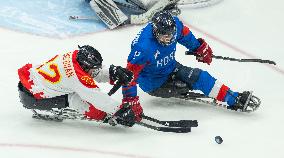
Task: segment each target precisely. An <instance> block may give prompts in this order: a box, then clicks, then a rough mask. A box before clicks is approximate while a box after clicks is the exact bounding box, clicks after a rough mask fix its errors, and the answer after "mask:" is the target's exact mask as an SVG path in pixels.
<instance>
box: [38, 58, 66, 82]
mask: <svg viewBox="0 0 284 158" xmlns="http://www.w3.org/2000/svg"><path fill="white" fill-rule="evenodd" d="M57 57H58V55H57V56H55V57H54V58H52V59H51V60H49V61H48V62H46V63H45V64H43V65H41V66H39V67H38V68H37V71H38V73H39V74H40V75H41V76H42V77H43V78H44V79H45V80H47V81H48V82H50V83H52V84H56V83H58V82H60V80H61V74H60V71H59V68H58V65H57V64H56V63H54V62H53V61H54V60H55V59H56V58H57ZM44 65H47V66H48V68H49V70H50V71H51V72H52V73H50V72H46V71H44V70H42V69H41V68H42V67H43V66H44Z"/></svg>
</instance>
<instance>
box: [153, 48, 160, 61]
mask: <svg viewBox="0 0 284 158" xmlns="http://www.w3.org/2000/svg"><path fill="white" fill-rule="evenodd" d="M159 54H161V53H160V52H159V51H158V50H157V52H156V53H155V54H154V57H155V59H157V58H158V55H159Z"/></svg>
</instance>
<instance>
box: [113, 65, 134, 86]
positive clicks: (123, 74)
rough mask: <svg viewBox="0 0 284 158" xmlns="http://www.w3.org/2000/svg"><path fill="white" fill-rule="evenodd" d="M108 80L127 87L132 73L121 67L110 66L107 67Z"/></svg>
mask: <svg viewBox="0 0 284 158" xmlns="http://www.w3.org/2000/svg"><path fill="white" fill-rule="evenodd" d="M109 76H110V80H111V81H113V82H115V81H118V82H120V83H121V84H122V85H128V83H129V82H130V81H131V80H132V79H133V73H132V72H131V71H129V70H127V69H125V68H122V67H121V66H114V65H110V67H109Z"/></svg>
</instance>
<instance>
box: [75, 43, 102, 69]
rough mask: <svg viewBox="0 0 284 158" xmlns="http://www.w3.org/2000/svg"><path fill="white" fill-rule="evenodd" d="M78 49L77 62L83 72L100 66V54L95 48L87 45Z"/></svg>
mask: <svg viewBox="0 0 284 158" xmlns="http://www.w3.org/2000/svg"><path fill="white" fill-rule="evenodd" d="M78 47H79V52H78V55H77V61H78V63H79V64H80V66H81V68H82V69H83V70H84V71H85V72H88V71H89V70H90V69H97V68H100V67H101V66H102V61H103V59H102V57H101V54H100V53H99V52H98V51H97V50H96V49H95V48H93V47H92V46H89V45H85V46H82V47H80V46H78Z"/></svg>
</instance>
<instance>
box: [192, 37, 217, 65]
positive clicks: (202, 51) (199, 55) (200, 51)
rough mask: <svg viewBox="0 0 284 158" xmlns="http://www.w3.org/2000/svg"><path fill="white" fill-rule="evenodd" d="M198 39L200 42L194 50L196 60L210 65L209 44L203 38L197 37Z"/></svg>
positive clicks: (210, 51)
mask: <svg viewBox="0 0 284 158" xmlns="http://www.w3.org/2000/svg"><path fill="white" fill-rule="evenodd" d="M198 41H199V42H200V46H199V48H197V50H196V51H195V52H194V53H195V56H196V60H197V61H198V62H203V63H207V64H208V65H210V63H211V62H212V54H213V52H212V49H211V48H210V46H209V45H208V44H207V43H206V42H205V41H204V39H202V38H199V39H198Z"/></svg>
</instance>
